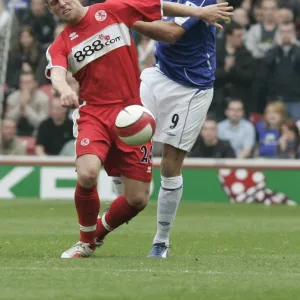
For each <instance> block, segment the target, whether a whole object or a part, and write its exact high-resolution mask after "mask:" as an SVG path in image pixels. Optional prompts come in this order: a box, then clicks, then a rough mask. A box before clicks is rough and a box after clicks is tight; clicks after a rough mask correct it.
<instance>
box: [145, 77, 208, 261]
mask: <svg viewBox="0 0 300 300" xmlns="http://www.w3.org/2000/svg"><path fill="white" fill-rule="evenodd" d="M159 82H160V83H156V85H158V86H156V89H157V88H160V87H159V85H161V84H163V85H164V88H163V89H162V91H163V92H161V93H160V94H159V93H156V94H155V98H156V101H157V112H158V115H157V130H156V133H155V136H154V140H155V141H159V142H162V143H163V144H164V151H163V157H162V162H161V188H160V191H159V197H158V207H157V232H156V235H155V237H154V241H153V247H152V250H151V251H150V253H149V257H167V255H168V253H169V244H170V241H169V235H170V231H171V228H172V224H173V222H174V219H175V216H176V212H177V209H178V206H179V203H180V200H181V196H182V191H183V178H182V175H181V168H182V164H183V161H184V157H185V155H186V152H188V151H189V150H190V149H191V148H192V146H193V144H194V142H195V140H196V138H197V136H198V134H199V131H200V128H201V126H202V124H203V122H204V119H205V117H206V114H207V111H208V108H209V106H210V103H211V100H212V95H213V92H212V90H208V91H199V92H198V91H196V90H195V89H191V88H187V87H184V86H181V85H179V84H177V83H176V82H173V81H172V80H170V79H168V78H166V76H163V75H162V76H161V79H160V81H159ZM161 88H162V87H161ZM142 99H143V101H144V97H143V98H142ZM146 99H147V98H146ZM146 106H147V105H146Z"/></svg>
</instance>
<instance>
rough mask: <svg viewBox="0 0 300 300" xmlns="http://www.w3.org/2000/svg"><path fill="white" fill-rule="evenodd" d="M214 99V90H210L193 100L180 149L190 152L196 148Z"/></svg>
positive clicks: (201, 92) (199, 94)
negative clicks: (195, 144)
mask: <svg viewBox="0 0 300 300" xmlns="http://www.w3.org/2000/svg"><path fill="white" fill-rule="evenodd" d="M212 98H213V89H209V90H204V91H200V92H199V93H197V95H196V96H195V97H194V98H193V99H192V100H191V102H190V106H189V109H188V113H187V115H186V120H185V125H184V127H183V131H182V134H181V139H180V142H179V147H178V148H179V149H183V150H185V151H187V152H189V151H190V150H191V149H192V147H193V146H194V143H195V141H196V139H197V137H198V136H199V133H200V131H201V129H202V126H203V123H204V121H205V119H206V116H207V112H208V109H209V107H210V105H211V102H212Z"/></svg>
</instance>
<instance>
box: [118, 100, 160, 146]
mask: <svg viewBox="0 0 300 300" xmlns="http://www.w3.org/2000/svg"><path fill="white" fill-rule="evenodd" d="M115 125H116V130H117V135H118V137H119V138H120V140H122V141H123V142H124V143H126V144H128V145H133V146H138V145H142V144H145V143H146V142H148V141H150V140H151V139H152V137H153V135H154V132H155V120H154V117H153V115H152V114H151V112H150V111H149V110H148V109H147V108H145V107H143V106H141V105H130V106H127V107H125V108H123V109H122V110H121V111H120V112H119V114H118V116H117V118H116V122H115Z"/></svg>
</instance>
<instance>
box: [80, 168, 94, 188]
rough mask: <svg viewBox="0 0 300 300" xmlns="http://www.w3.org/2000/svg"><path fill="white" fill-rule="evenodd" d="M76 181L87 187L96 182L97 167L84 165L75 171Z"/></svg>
mask: <svg viewBox="0 0 300 300" xmlns="http://www.w3.org/2000/svg"><path fill="white" fill-rule="evenodd" d="M77 175H78V182H79V183H80V185H81V186H82V187H84V188H89V187H91V186H94V185H96V184H97V180H98V169H97V168H94V167H86V168H83V169H81V170H80V171H77Z"/></svg>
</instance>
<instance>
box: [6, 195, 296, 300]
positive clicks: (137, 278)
mask: <svg viewBox="0 0 300 300" xmlns="http://www.w3.org/2000/svg"><path fill="white" fill-rule="evenodd" d="M155 209H156V207H155V203H153V204H151V205H150V206H149V207H148V208H147V209H146V210H145V211H144V212H143V213H142V214H141V215H140V216H139V217H137V218H136V219H135V220H133V221H132V222H130V224H129V225H125V226H123V227H122V228H120V229H119V230H117V231H116V232H115V233H113V234H112V235H111V236H109V237H108V238H107V240H106V243H105V245H104V246H103V248H100V249H98V250H97V253H96V254H95V256H94V257H93V258H91V259H83V260H61V259H60V258H59V257H60V254H61V252H62V251H64V250H66V249H67V248H69V247H70V246H71V245H72V244H74V243H75V242H76V241H77V239H78V227H77V224H76V212H75V209H74V206H73V203H71V202H63V201H61V202H47V201H32V200H26V199H24V200H17V201H16V200H10V201H1V202H0V240H1V244H0V288H1V289H0V299H19V298H21V299H22V300H25V299H26V300H27V299H28V300H29V299H30V300H34V299H39V300H41V299H43V300H48V299H49V300H52V299H55V300H56V299H64V300H65V299H66V300H67V299H72V300H73V299H108V300H110V299H118V300H125V299H126V300H127V299H128V300H137V299H140V300H148V299H151V300H153V299H155V300H171V299H172V300H177V299H178V300H179V299H184V300H202V299H207V300H221V299H222V300H223V299H228V300H235V299H241V300H242V299H243V300H248V299H249V300H250V299H255V300H259V299H261V300H267V299H268V300H269V299H270V300H271V299H272V300H277V299H278V300H279V299H284V300H286V299H288V300H289V299H291V300H295V299H300V284H299V280H300V242H299V238H300V216H299V215H300V208H297V207H264V206H259V205H225V204H199V203H196V202H183V203H182V204H181V207H180V209H179V213H178V217H177V219H176V223H175V226H174V230H173V234H172V240H171V242H172V249H171V250H172V251H171V257H170V258H169V259H167V260H153V259H152V260H151V259H147V258H146V255H147V253H148V251H149V250H150V247H151V242H152V238H153V234H154V232H155V226H156V225H155V214H156V212H155Z"/></svg>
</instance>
